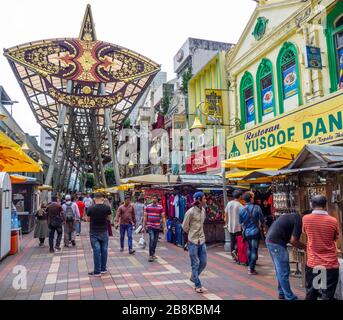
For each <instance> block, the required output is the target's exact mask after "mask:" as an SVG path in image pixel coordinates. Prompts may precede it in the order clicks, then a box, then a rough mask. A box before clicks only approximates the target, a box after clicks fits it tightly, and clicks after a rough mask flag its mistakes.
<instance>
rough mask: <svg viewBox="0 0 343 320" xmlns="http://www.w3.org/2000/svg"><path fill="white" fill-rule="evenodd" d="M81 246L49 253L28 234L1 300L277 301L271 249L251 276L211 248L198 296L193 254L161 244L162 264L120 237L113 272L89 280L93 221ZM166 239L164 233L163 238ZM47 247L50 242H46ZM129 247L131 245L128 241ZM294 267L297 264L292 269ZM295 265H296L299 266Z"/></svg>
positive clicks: (1, 271) (0, 266)
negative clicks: (19, 273) (20, 277)
mask: <svg viewBox="0 0 343 320" xmlns="http://www.w3.org/2000/svg"><path fill="white" fill-rule="evenodd" d="M82 228H83V230H82V234H81V236H80V237H77V239H76V240H77V242H76V247H71V248H63V250H62V251H61V252H58V253H55V254H50V253H49V252H48V251H49V249H48V247H47V246H46V247H44V248H40V247H38V240H37V239H33V235H32V234H30V235H26V236H24V241H23V250H22V251H21V252H20V253H19V254H17V255H14V256H9V257H7V258H5V259H4V260H3V261H2V262H0V299H2V300H13V299H16V300H22V299H25V300H26V299H29V300H32V299H34V300H67V299H68V300H80V299H81V300H94V299H95V300H107V299H111V300H112V299H114V300H119V299H143V300H150V299H162V300H195V299H200V300H201V299H204V300H222V299H229V300H271V299H276V298H277V291H276V280H275V273H274V270H273V268H272V265H271V260H270V258H269V255H268V253H267V251H266V249H265V248H264V247H263V248H262V249H261V250H260V254H259V259H258V265H257V267H256V269H257V271H258V272H259V275H257V276H249V275H248V274H247V268H246V267H243V266H239V265H237V264H235V263H233V261H232V259H231V257H230V256H229V255H228V254H227V253H225V252H224V251H223V245H222V244H221V245H214V246H209V247H208V265H207V268H206V271H205V272H204V274H203V275H202V277H201V279H202V282H203V286H204V289H205V290H206V291H205V293H204V294H198V293H196V292H194V289H193V287H192V283H191V282H190V281H189V278H190V263H189V257H188V253H187V252H185V251H184V250H183V249H182V248H179V247H177V246H175V245H173V244H170V243H168V242H166V241H165V240H162V239H161V240H160V242H159V244H158V247H157V252H156V253H157V256H158V260H157V261H156V262H152V263H151V262H148V250H147V249H145V250H142V249H138V240H139V237H138V236H135V240H134V247H135V249H136V254H135V255H129V254H128V251H127V246H126V248H125V249H126V250H125V251H124V252H123V253H121V252H119V234H118V233H117V232H115V236H114V237H111V238H110V243H109V258H108V269H109V273H108V274H106V275H104V276H102V277H101V278H90V277H88V275H87V273H88V272H90V271H93V259H92V251H91V246H90V241H89V235H88V223H83V224H82ZM161 237H162V235H161ZM46 243H47V242H46ZM126 244H127V243H126ZM16 265H22V266H25V267H26V269H27V288H26V290H22V289H21V290H15V289H13V287H12V282H13V279H14V277H15V276H16V274H14V273H13V268H14V267H15V266H16ZM292 266H293V265H292ZM294 267H295V266H294ZM291 282H292V285H293V288H294V292H295V294H297V295H298V296H299V298H300V299H302V298H304V290H303V289H302V288H301V286H300V285H301V280H300V279H299V278H295V277H292V278H291Z"/></svg>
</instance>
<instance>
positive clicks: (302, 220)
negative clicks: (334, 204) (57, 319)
mask: <svg viewBox="0 0 343 320" xmlns="http://www.w3.org/2000/svg"><path fill="white" fill-rule="evenodd" d="M193 200H194V202H193V205H192V207H191V208H190V209H189V210H188V211H187V212H186V215H185V219H184V221H183V224H182V228H183V231H184V232H185V233H186V235H187V239H188V241H187V248H188V253H189V257H190V265H191V271H192V273H191V278H190V281H191V282H192V283H193V284H194V289H195V291H196V292H198V293H202V292H203V288H202V283H201V280H200V275H201V273H202V272H203V271H204V269H205V268H206V264H207V249H206V238H205V233H204V222H205V219H206V211H205V208H206V197H205V194H204V193H203V192H196V193H195V194H194V196H193ZM267 205H268V203H266V202H263V203H262V205H260V204H256V203H255V200H254V193H252V192H245V193H244V194H243V193H242V191H240V190H235V191H234V192H233V200H232V201H230V202H229V203H228V204H227V206H226V208H225V218H224V220H225V227H226V228H227V230H228V231H229V234H230V240H231V241H230V245H231V255H232V258H233V261H234V262H236V263H239V264H244V265H246V266H247V267H248V274H249V275H252V276H255V275H258V272H257V271H256V262H257V260H258V251H259V244H260V241H261V239H263V241H265V244H266V247H267V249H268V251H269V253H270V256H271V259H272V262H273V265H274V267H275V272H276V278H277V281H278V297H279V299H280V300H296V299H298V298H297V296H296V295H295V294H294V293H293V291H292V289H291V285H290V281H289V276H290V264H289V253H288V249H287V247H288V244H291V245H292V246H293V247H295V248H298V249H301V250H304V251H306V253H307V262H306V274H305V276H306V299H307V300H314V299H317V298H318V297H321V299H324V300H327V299H333V297H334V294H335V290H336V286H337V283H338V278H339V263H338V258H337V248H336V242H335V241H336V240H337V239H338V236H339V228H338V222H337V220H336V219H335V218H333V217H331V216H329V214H328V213H327V211H326V207H327V199H326V198H325V197H324V196H322V195H317V196H314V197H313V198H312V209H311V210H307V211H305V212H303V213H302V214H301V215H300V214H297V213H289V214H284V215H281V216H280V217H279V218H277V219H276V220H275V219H274V218H271V217H270V214H269V212H270V211H269V210H268V214H266V213H265V212H264V211H265V210H266V207H267ZM112 213H113V205H112V203H111V199H107V198H105V197H104V195H103V194H102V193H96V194H95V195H94V197H93V198H92V197H91V196H90V195H77V196H74V197H71V196H70V195H66V196H65V197H63V198H62V199H61V200H60V199H58V197H57V196H54V197H52V201H51V203H49V204H46V203H42V205H41V207H40V209H39V210H38V211H37V214H36V217H37V219H36V228H35V233H34V236H35V238H39V246H44V240H45V238H46V237H48V238H49V248H50V252H52V253H53V252H55V250H57V251H59V250H61V248H60V244H61V240H62V233H63V232H64V246H65V247H69V246H70V245H72V246H75V245H76V242H75V237H76V236H78V235H80V233H81V223H82V221H88V222H89V223H90V226H89V233H90V242H91V246H92V249H93V260H94V270H93V271H92V272H90V273H89V276H97V277H100V276H101V275H102V274H105V273H107V272H108V271H107V255H108V242H109V236H111V235H113V234H112V226H111V221H112ZM274 220H275V221H274ZM114 227H115V228H116V229H119V233H120V252H124V251H125V250H124V248H125V236H126V235H127V238H128V252H129V254H130V255H133V254H135V250H134V248H133V240H132V235H133V231H134V230H136V233H142V237H143V239H144V235H145V234H146V233H147V234H148V235H149V257H148V261H149V262H154V261H155V260H157V259H158V257H157V256H156V247H157V243H158V239H159V236H160V232H161V231H163V233H164V234H165V235H166V233H167V225H166V214H165V212H164V210H163V207H162V206H161V205H159V199H158V197H157V196H153V197H152V202H151V203H150V204H148V205H145V204H144V198H142V197H140V198H138V199H137V201H136V203H134V204H132V203H131V196H130V195H126V196H125V200H124V202H123V203H122V204H121V205H120V206H119V208H118V209H117V210H116V214H115V219H114ZM56 233H57V239H56V241H55V234H56ZM302 234H305V235H306V237H307V243H306V244H305V243H303V242H301V241H300V237H301V235H302ZM318 267H320V268H324V269H325V272H326V278H325V279H326V283H325V285H323V284H322V285H321V286H319V287H318V285H316V284H315V281H314V278H315V277H316V270H317V269H318Z"/></svg>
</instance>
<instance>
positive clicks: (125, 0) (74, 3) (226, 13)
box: [0, 0, 256, 135]
mask: <svg viewBox="0 0 343 320" xmlns="http://www.w3.org/2000/svg"><path fill="white" fill-rule="evenodd" d="M88 3H90V4H91V5H92V12H93V18H94V21H95V27H96V33H97V37H98V40H103V41H107V42H111V43H113V44H118V45H121V46H123V47H126V48H128V49H131V50H134V51H137V52H138V53H141V54H142V55H145V56H146V57H148V58H150V59H152V60H154V61H155V62H157V63H159V64H161V65H162V71H166V72H167V73H168V79H172V78H174V76H175V74H174V71H173V57H174V55H175V54H176V53H177V51H178V50H179V49H180V48H181V46H182V44H183V43H184V42H185V41H186V39H187V38H188V37H194V38H201V39H207V40H216V41H223V42H229V43H236V42H237V41H238V39H239V37H240V35H241V33H242V32H243V29H244V28H245V26H246V24H247V22H248V20H249V18H250V16H251V14H252V12H253V11H254V9H255V6H256V3H255V2H254V1H252V0H239V1H238V0H171V1H165V0H122V1H118V0H93V1H91V0H88V1H87V0H58V1H52V0H31V1H27V0H9V1H3V2H1V18H0V30H1V32H0V46H1V47H2V48H10V47H12V46H15V45H19V44H23V43H26V42H30V41H35V40H42V39H50V38H58V37H78V35H79V31H80V27H81V23H82V19H83V15H84V12H85V9H86V5H87V4H88ZM0 84H1V85H2V86H4V88H5V90H6V92H7V93H8V94H9V96H10V97H11V99H12V100H18V101H19V104H15V105H14V106H13V115H14V118H15V119H16V121H17V122H18V123H19V125H20V126H21V127H22V128H23V130H24V131H26V132H28V133H30V134H31V135H39V133H40V126H39V125H38V124H37V122H36V120H35V118H34V116H33V114H32V112H31V109H30V108H29V106H28V104H27V102H26V100H25V98H24V96H23V94H22V92H21V89H20V88H19V85H18V83H17V81H16V79H15V77H14V75H13V73H12V71H11V69H10V67H9V64H8V62H7V60H6V59H5V57H4V56H0Z"/></svg>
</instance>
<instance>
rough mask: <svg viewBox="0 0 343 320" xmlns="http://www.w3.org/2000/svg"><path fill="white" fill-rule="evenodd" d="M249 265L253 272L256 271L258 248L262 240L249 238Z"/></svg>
mask: <svg viewBox="0 0 343 320" xmlns="http://www.w3.org/2000/svg"><path fill="white" fill-rule="evenodd" d="M247 240H248V263H249V269H250V270H251V271H254V270H255V266H256V261H257V255H258V246H259V244H260V239H259V238H258V237H256V238H249V237H248V239H247Z"/></svg>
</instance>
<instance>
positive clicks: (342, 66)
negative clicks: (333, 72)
mask: <svg viewBox="0 0 343 320" xmlns="http://www.w3.org/2000/svg"><path fill="white" fill-rule="evenodd" d="M335 27H336V30H337V32H336V33H335V46H336V48H335V49H336V59H337V63H336V65H337V77H338V87H339V88H340V89H343V15H342V16H341V17H340V18H339V19H338V21H337V22H336V25H335ZM339 30H340V31H339Z"/></svg>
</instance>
